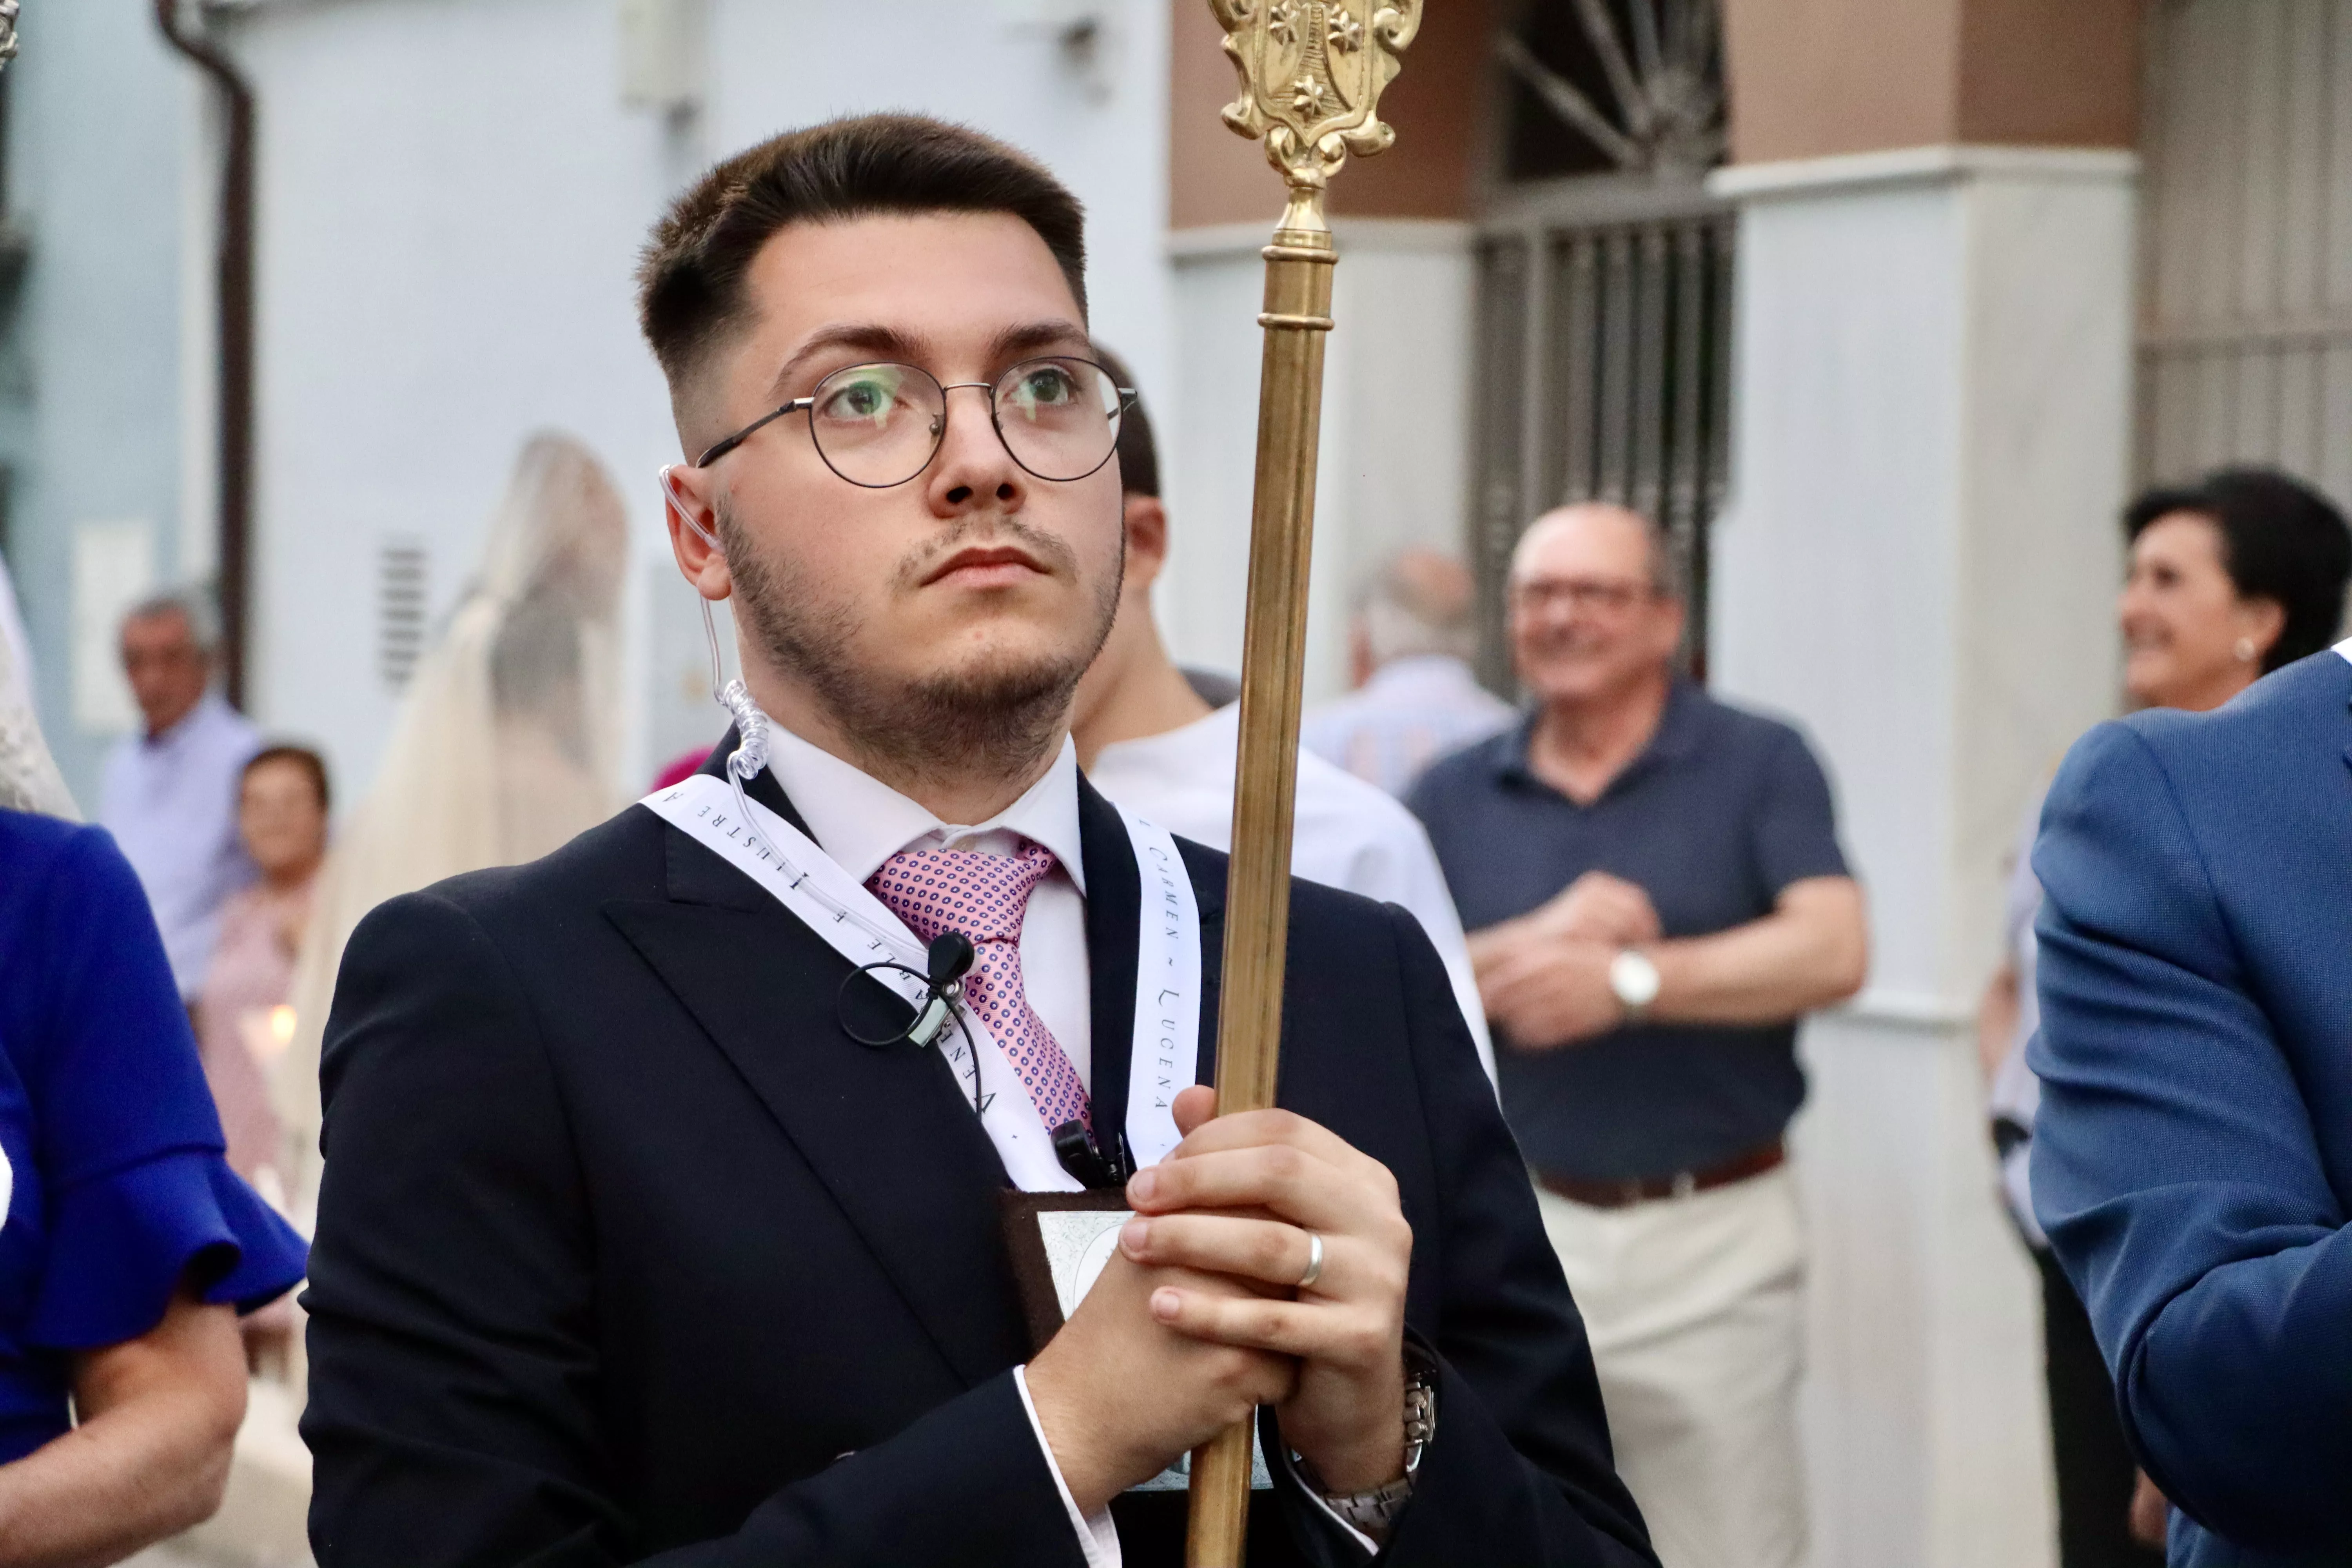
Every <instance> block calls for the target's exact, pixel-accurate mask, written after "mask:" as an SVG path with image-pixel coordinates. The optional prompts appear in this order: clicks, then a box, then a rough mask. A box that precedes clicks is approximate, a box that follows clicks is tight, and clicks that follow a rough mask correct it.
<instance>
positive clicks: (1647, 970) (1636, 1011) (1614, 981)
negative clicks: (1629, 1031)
mask: <svg viewBox="0 0 2352 1568" xmlns="http://www.w3.org/2000/svg"><path fill="white" fill-rule="evenodd" d="M1588 973H1590V972H1589V971H1588ZM1609 989H1610V991H1611V993H1612V994H1614V995H1615V996H1616V998H1617V1001H1618V1003H1619V1005H1622V1007H1623V1008H1624V1009H1625V1021H1626V1022H1627V1023H1629V1024H1638V1023H1640V1022H1641V1021H1642V1016H1643V1014H1645V1013H1647V1012H1648V1011H1649V1010H1650V1004H1651V1003H1653V1002H1654V1001H1656V1000H1657V999H1658V966H1657V965H1656V964H1654V963H1651V962H1650V955H1649V954H1648V953H1646V952H1643V951H1642V950H1641V949H1640V948H1638V947H1628V948H1623V949H1621V950H1620V951H1619V952H1618V954H1617V956H1616V957H1614V958H1612V959H1611V960H1610V961H1609Z"/></svg>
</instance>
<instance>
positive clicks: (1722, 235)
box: [1471, 0, 1735, 691]
mask: <svg viewBox="0 0 2352 1568" xmlns="http://www.w3.org/2000/svg"><path fill="white" fill-rule="evenodd" d="M1719 32H1720V28H1719V25H1718V18H1717V6H1716V0H1577V3H1576V4H1575V5H1537V6H1529V7H1528V8H1527V10H1526V12H1525V14H1524V16H1522V17H1521V19H1520V20H1519V22H1518V24H1517V26H1512V27H1507V28H1505V29H1504V30H1503V31H1502V32H1501V34H1500V35H1499V36H1498V37H1497V41H1496V61H1497V64H1498V66H1499V68H1501V69H1502V70H1503V71H1504V72H1505V73H1506V75H1507V78H1508V79H1509V81H1510V83H1511V90H1510V92H1509V93H1508V94H1507V96H1506V103H1507V110H1506V124H1505V134H1504V136H1503V138H1502V144H1503V155H1504V160H1505V167H1504V173H1505V174H1506V176H1507V179H1509V181H1510V183H1507V184H1504V185H1502V186H1501V188H1500V190H1499V192H1498V195H1497V196H1496V200H1495V201H1494V202H1493V203H1492V204H1491V205H1490V206H1489V210H1488V212H1487V215H1486V218H1485V219H1484V221H1483V222H1482V224H1481V226H1480V228H1481V237H1480V242H1479V247H1478V273H1477V316H1476V333H1477V338H1476V343H1475V355H1476V363H1477V365H1478V374H1477V378H1476V386H1477V391H1476V396H1475V409H1474V415H1473V416H1474V418H1475V432H1474V436H1473V446H1472V462H1473V468H1472V473H1473V483H1474V485H1475V494H1474V496H1473V498H1472V508H1471V512H1472V518H1473V522H1472V538H1471V556H1472V566H1473V569H1474V571H1475V573H1476V574H1477V578H1478V584H1479V613H1480V638H1479V644H1480V649H1481V654H1480V660H1481V666H1480V675H1481V677H1482V678H1483V679H1486V681H1487V682H1488V683H1489V684H1490V685H1492V686H1493V687H1495V688H1496V689H1497V690H1506V691H1507V690H1509V689H1510V688H1511V677H1510V656H1509V650H1508V648H1507V646H1506V642H1505V627H1504V622H1505V613H1504V610H1505V606H1504V584H1505V578H1506V576H1507V573H1508V570H1509V566H1510V556H1511V551H1512V548H1513V547H1514V546H1515V545H1516V544H1517V541H1518V536H1519V533H1520V531H1522V530H1524V529H1525V528H1526V526H1527V525H1528V522H1529V521H1532V520H1533V519H1534V518H1535V517H1536V516H1537V515H1538V514H1539V513H1541V512H1543V511H1545V510H1549V508H1551V507H1554V506H1558V505H1560V504H1562V503H1564V502H1569V501H1578V500H1612V501H1617V502H1619V503H1621V504H1622V505H1625V506H1629V507H1632V508H1633V509H1634V510H1637V511H1640V512H1643V514H1645V515H1647V516H1649V517H1653V518H1655V519H1656V520H1657V521H1659V522H1660V523H1662V524H1663V525H1664V527H1665V529H1666V530H1667V531H1668V533H1669V535H1670V537H1671V538H1672V540H1673V542H1674V549H1675V557H1676V560H1675V564H1676V566H1677V568H1678V569H1679V571H1680V574H1681V575H1682V577H1683V580H1684V584H1685V589H1686V591H1687V595H1688V603H1689V605H1690V612H1691V614H1690V623H1689V629H1688V631H1687V633H1686V634H1685V647H1684V658H1685V663H1686V664H1687V666H1688V667H1689V668H1692V669H1693V670H1694V671H1695V672H1696V673H1698V674H1699V675H1701V676H1702V677H1703V676H1704V675H1705V672H1706V590H1707V526H1708V523H1709V521H1711V520H1712V519H1713V517H1714V516H1715V513H1716V510H1717V507H1718V506H1719V505H1720V504H1721V501H1722V498H1723V490H1724V484H1725V479H1726V474H1727V468H1728V460H1727V459H1728V452H1729V446H1730V410H1729V403H1728V399H1729V394H1730V379H1731V378H1730V368H1731V365H1730V357H1731V299H1732V264H1733V254H1734V246H1733V237H1734V232H1735V230H1734V220H1733V215H1732V212H1731V210H1730V208H1729V206H1728V205H1727V204H1725V203H1722V202H1720V201H1717V200H1715V199H1713V198H1710V197H1709V196H1708V195H1706V192H1705V190H1704V189H1703V187H1702V185H1701V184H1700V181H1701V179H1702V177H1703V176H1704V174H1705V173H1706V168H1707V166H1708V165H1710V164H1711V163H1714V162H1715V161H1716V160H1717V159H1718V158H1719V157H1720V156H1721V155H1722V150H1723V91H1722V65H1721V57H1720V47H1719Z"/></svg>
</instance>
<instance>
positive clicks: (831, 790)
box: [768, 719, 1087, 897]
mask: <svg viewBox="0 0 2352 1568" xmlns="http://www.w3.org/2000/svg"><path fill="white" fill-rule="evenodd" d="M768 771H769V772H770V773H773V774H774V775H775V778H776V783H777V784H779V785H780V786H781V787H782V790H783V792H784V794H785V795H786V797H788V798H789V799H790V800H791V801H792V803H793V808H794V809H795V810H797V811H798V812H799V813H800V814H801V820H802V821H803V822H805V823H807V824H808V828H809V836H810V837H813V838H814V839H815V840H816V841H817V845H818V847H821V848H823V849H824V852H825V853H826V854H827V855H830V856H832V857H833V858H834V860H835V862H836V863H837V864H839V866H840V867H841V868H842V869H843V870H845V871H846V872H848V873H849V874H850V876H851V877H853V878H855V879H857V880H858V881H860V882H863V881H865V880H866V879H867V878H868V877H871V876H872V875H874V873H875V872H877V871H878V870H880V869H881V868H882V863H883V862H884V861H885V860H887V859H889V858H890V857H891V856H893V855H896V854H898V851H900V850H901V849H943V848H946V847H949V846H950V844H953V843H956V842H959V841H961V840H963V839H966V838H984V837H986V836H987V835H990V834H993V833H1008V834H1013V835H1017V836H1018V837H1023V838H1026V839H1029V840H1031V841H1033V842H1034V843H1037V844H1042V845H1044V846H1045V847H1046V848H1047V849H1050V850H1052V851H1053V852H1054V858H1055V859H1056V860H1058V861H1060V862H1061V863H1062V868H1063V869H1064V870H1065V871H1066V872H1068V873H1069V878H1070V881H1071V882H1072V884H1074V885H1075V886H1076V888H1077V889H1078V892H1079V894H1080V896H1082V897H1083V896H1084V895H1085V893H1086V890H1087V871H1086V858H1085V856H1084V855H1083V853H1082V852H1081V850H1080V847H1079V838H1078V752H1077V748H1076V746H1074V745H1072V744H1071V743H1070V740H1069V737H1068V736H1066V735H1065V736H1064V737H1063V738H1062V750H1061V752H1060V753H1059V754H1058V755H1056V756H1055V758H1054V764H1053V766H1051V767H1049V768H1047V769H1046V770H1045V776H1043V777H1042V778H1040V779H1038V781H1037V782H1036V783H1035V784H1031V785H1030V786H1029V787H1028V788H1027V789H1026V790H1024V792H1022V795H1021V798H1020V799H1018V800H1016V801H1014V802H1013V804H1012V805H1008V806H1006V807H1005V808H1004V809H1003V811H1000V812H998V813H997V814H996V815H995V816H992V817H990V818H989V819H988V820H987V821H986V822H981V823H972V824H970V825H965V824H960V823H947V822H942V821H940V819H939V817H938V816H934V815H933V814H932V813H931V812H930V810H929V808H927V807H925V806H923V805H919V804H917V803H916V802H914V801H911V800H908V798H907V797H906V796H905V795H900V794H899V793H898V791H897V790H895V789H892V788H891V787H890V786H889V785H888V784H884V783H883V782H882V781H881V780H879V779H877V778H876V777H874V776H873V775H872V774H871V773H866V772H865V771H863V770H862V769H860V768H858V767H857V766H856V764H854V763H846V762H844V761H842V759H840V758H839V757H836V756H835V755H834V754H833V753H832V752H828V751H826V750H824V748H823V747H821V746H818V745H815V744H814V743H813V742H808V741H805V740H803V739H802V738H801V737H800V736H798V735H795V734H794V733H793V731H790V730H788V729H786V728H784V726H783V725H782V724H780V723H778V722H776V721H774V720H773V719H771V720H769V721H768Z"/></svg>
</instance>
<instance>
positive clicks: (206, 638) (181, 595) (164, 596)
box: [121, 588, 221, 658]
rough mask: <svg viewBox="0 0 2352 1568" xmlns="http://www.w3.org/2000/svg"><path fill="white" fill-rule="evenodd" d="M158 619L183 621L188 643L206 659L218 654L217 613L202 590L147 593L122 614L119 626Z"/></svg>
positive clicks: (219, 624)
mask: <svg viewBox="0 0 2352 1568" xmlns="http://www.w3.org/2000/svg"><path fill="white" fill-rule="evenodd" d="M156 616H179V617H180V618H181V619H183V620H184V621H185V622H187V624H188V640H189V641H190V642H193V643H194V644H195V645H196V651H197V652H198V653H200V654H203V655H204V656H205V658H211V657H212V656H213V655H215V654H216V653H218V652H219V651H220V643H221V623H220V611H219V609H218V608H217V607H215V605H214V604H213V596H212V595H211V594H210V593H209V592H207V591H206V590H205V589H203V588H167V589H165V590H164V591H163V593H160V594H150V595H147V597H145V598H143V599H142V600H140V601H139V602H138V603H137V604H135V605H131V608H129V609H128V610H125V611H124V612H123V613H122V621H121V624H122V625H123V626H129V625H130V624H131V622H133V621H147V620H152V619H154V618H155V617H156Z"/></svg>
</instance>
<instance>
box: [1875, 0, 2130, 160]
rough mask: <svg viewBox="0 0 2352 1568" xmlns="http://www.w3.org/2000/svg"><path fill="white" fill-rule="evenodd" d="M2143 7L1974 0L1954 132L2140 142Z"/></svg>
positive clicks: (1987, 139)
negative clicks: (2141, 16) (2141, 13)
mask: <svg viewBox="0 0 2352 1568" xmlns="http://www.w3.org/2000/svg"><path fill="white" fill-rule="evenodd" d="M1881 3H1882V4H1884V3H1885V0H1881ZM1898 3H1899V0H1898ZM2139 12H2140V0H1966V4H1964V5H1962V6H1961V8H1960V57H1959V99H1958V109H1959V119H1958V134H1957V135H1956V136H1955V137H1954V138H1953V140H1955V141H1958V142H1983V143H1992V144H2003V145H2009V146H2025V147H2129V146H2131V145H2133V144H2134V143H2135V142H2137V140H2138V131H2139V38H2140V16H2139Z"/></svg>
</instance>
